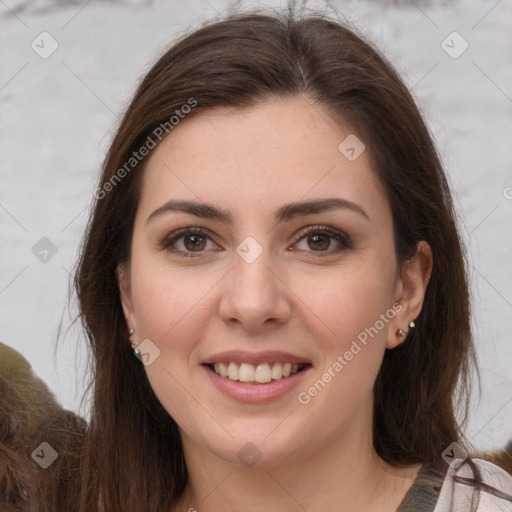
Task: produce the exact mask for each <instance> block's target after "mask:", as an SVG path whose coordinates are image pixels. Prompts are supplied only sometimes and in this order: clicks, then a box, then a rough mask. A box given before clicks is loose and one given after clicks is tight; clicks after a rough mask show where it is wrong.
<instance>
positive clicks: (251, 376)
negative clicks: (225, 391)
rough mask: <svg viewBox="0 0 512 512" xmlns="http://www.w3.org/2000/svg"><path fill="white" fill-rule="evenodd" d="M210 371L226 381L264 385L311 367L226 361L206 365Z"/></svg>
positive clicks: (305, 365) (294, 364)
mask: <svg viewBox="0 0 512 512" xmlns="http://www.w3.org/2000/svg"><path fill="white" fill-rule="evenodd" d="M206 366H207V367H208V368H209V369H210V370H211V371H213V372H215V373H216V374H217V375H219V376H221V377H224V378H226V379H229V380H232V381H236V382H247V383H253V384H266V383H269V382H272V381H277V380H283V379H286V378H288V377H290V376H292V375H296V374H297V373H299V372H301V371H304V369H306V368H307V367H309V366H311V365H310V364H308V363H280V362H277V363H262V364H257V365H256V364H250V363H241V364H239V363H236V362H234V361H226V362H220V363H211V364H207V365H206Z"/></svg>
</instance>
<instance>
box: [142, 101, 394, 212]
mask: <svg viewBox="0 0 512 512" xmlns="http://www.w3.org/2000/svg"><path fill="white" fill-rule="evenodd" d="M348 136H352V137H353V136H354V135H353V134H352V133H351V130H350V127H348V126H344V125H341V124H340V123H337V122H334V121H333V119H332V118H331V117H330V116H329V115H328V113H327V112H326V110H325V109H324V108H323V107H322V106H319V105H315V104H313V103H312V102H311V101H308V100H307V99H305V98H300V97H297V98H289V99H279V100H274V101H267V102H262V103H259V104H256V105H255V106H253V107H250V108H244V109H239V108H231V107H220V108H213V109H208V110H205V111H204V112H199V113H197V114H194V115H193V116H190V118H188V119H187V118H185V119H184V120H182V121H181V122H180V124H179V125H177V126H176V127H175V128H174V129H173V131H172V132H171V133H170V135H168V136H167V137H166V138H165V139H164V140H163V141H162V142H161V143H160V144H159V145H158V146H157V147H156V149H154V150H153V152H152V154H151V155H150V158H149V161H148V163H147V166H146V169H145V173H144V177H143V185H142V191H141V198H140V205H139V208H140V210H141V211H142V214H145V215H146V217H147V215H149V214H150V213H151V212H150V209H153V208H155V207H157V206H160V205H161V204H162V203H164V202H166V201H168V200H169V199H172V198H184V199H195V200H200V201H205V202H212V203H217V204H220V203H223V204H224V205H225V204H226V203H229V204H232V205H233V210H237V209H239V208H240V209H241V207H243V209H244V211H247V210H248V209H250V208H252V209H253V210H252V214H253V215H254V214H255V213H257V212H264V211H265V210H266V209H267V208H274V207H278V206H279V205H280V204H282V203H285V202H293V201H299V200H301V199H309V198H317V197H333V196H340V197H346V198H347V199H349V200H355V199H359V200H362V201H363V202H367V203H368V204H369V206H370V205H371V203H373V204H374V206H378V204H377V203H378V202H379V201H380V202H381V203H386V200H385V197H383V195H382V192H381V190H380V187H379V184H378V182H377V179H376V177H375V173H374V171H373V170H372V169H371V167H370V164H369V158H368V155H367V151H363V152H362V153H361V154H360V156H359V157H358V158H357V159H355V160H353V161H351V160H350V159H348V158H347V157H346V156H345V154H344V153H343V152H342V151H340V148H339V147H340V144H342V143H343V141H345V140H346V139H347V137H348ZM349 140H350V139H349ZM342 146H343V145H342ZM356 149H360V148H356ZM256 206H257V210H254V208H256ZM381 206H382V205H381ZM384 207H385V204H384Z"/></svg>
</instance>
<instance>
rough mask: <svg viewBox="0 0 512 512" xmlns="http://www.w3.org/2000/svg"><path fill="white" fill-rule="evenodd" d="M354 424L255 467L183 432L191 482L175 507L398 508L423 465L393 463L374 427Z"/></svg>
mask: <svg viewBox="0 0 512 512" xmlns="http://www.w3.org/2000/svg"><path fill="white" fill-rule="evenodd" d="M362 424H363V425H364V424H366V425H371V421H370V422H368V421H364V422H362ZM352 427H353V425H351V429H350V431H349V432H344V433H340V432H335V433H334V434H333V435H331V436H330V438H327V439H326V438H323V439H322V446H321V447H320V446H311V449H310V451H309V452H308V453H303V454H301V456H300V458H296V459H294V460H293V461H292V460H289V461H287V462H280V463H275V464H270V463H268V464H265V465H264V466H259V465H258V464H256V465H255V466H253V467H250V468H248V467H245V466H243V465H241V464H233V463H231V462H228V461H225V460H224V459H221V458H219V457H218V456H217V455H215V454H213V453H212V452H211V451H210V450H207V449H206V448H204V446H202V447H200V446H199V445H197V444H195V443H194V442H193V441H192V440H191V439H190V438H188V437H187V436H186V435H184V434H183V433H182V439H183V447H184V451H185V458H186V463H187V469H188V473H189V482H188V485H187V488H186V489H185V492H184V493H183V495H182V497H181V499H180V501H179V503H178V505H177V506H176V508H174V510H175V511H180V512H181V511H190V512H192V511H194V510H195V511H197V512H214V511H215V512H216V511H218V510H223V511H229V512H231V511H233V512H235V511H239V510H244V511H245V512H256V511H257V512H260V511H261V510H262V508H264V509H265V511H267V512H278V511H279V512H282V510H292V511H295V510H296V511H302V512H303V511H304V510H307V511H308V512H327V511H336V512H338V511H340V510H343V511H347V512H348V511H360V510H373V511H379V512H391V511H396V509H397V507H398V506H399V504H400V502H401V501H402V499H403V497H404V496H405V494H406V493H407V490H408V489H409V488H410V487H411V485H412V483H413V482H414V479H415V477H416V476H417V473H418V471H419V469H420V467H421V465H420V464H416V465H414V466H410V467H408V468H394V467H392V466H390V465H389V464H387V463H385V462H384V461H383V460H382V459H381V458H380V457H378V455H377V454H376V452H375V451H374V449H373V441H372V432H371V428H367V429H363V428H352Z"/></svg>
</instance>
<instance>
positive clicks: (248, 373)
mask: <svg viewBox="0 0 512 512" xmlns="http://www.w3.org/2000/svg"><path fill="white" fill-rule="evenodd" d="M230 366H231V364H230ZM238 380H239V381H240V382H252V381H253V380H254V366H253V365H252V364H247V363H242V364H241V365H240V370H239V371H238Z"/></svg>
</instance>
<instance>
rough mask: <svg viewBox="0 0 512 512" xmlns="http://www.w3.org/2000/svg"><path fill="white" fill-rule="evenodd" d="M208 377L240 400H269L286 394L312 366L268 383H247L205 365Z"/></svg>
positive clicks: (223, 390) (223, 391)
mask: <svg viewBox="0 0 512 512" xmlns="http://www.w3.org/2000/svg"><path fill="white" fill-rule="evenodd" d="M203 368H204V369H205V371H206V373H207V375H208V377H209V378H210V379H211V381H212V382H213V384H214V385H215V386H216V388H217V389H218V390H219V391H221V392H222V393H224V394H225V395H227V396H229V397H230V398H233V399H234V400H238V401H240V402H252V403H254V402H268V401H270V400H274V399H276V398H279V397H280V396H283V395H285V394H286V393H288V392H289V391H290V390H291V389H293V388H294V387H295V386H297V385H298V384H299V383H300V382H301V380H302V379H303V378H304V374H305V373H307V371H308V370H309V369H310V368H311V366H307V367H306V368H304V369H303V370H301V371H300V372H298V373H296V374H295V375H290V376H289V377H283V378H282V379H278V380H273V381H271V382H268V383H267V384H258V383H254V384H252V383H247V382H240V381H235V380H231V379H228V378H227V377H221V376H220V375H217V374H216V373H215V372H214V371H213V370H211V369H210V368H209V367H208V366H206V365H203Z"/></svg>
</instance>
